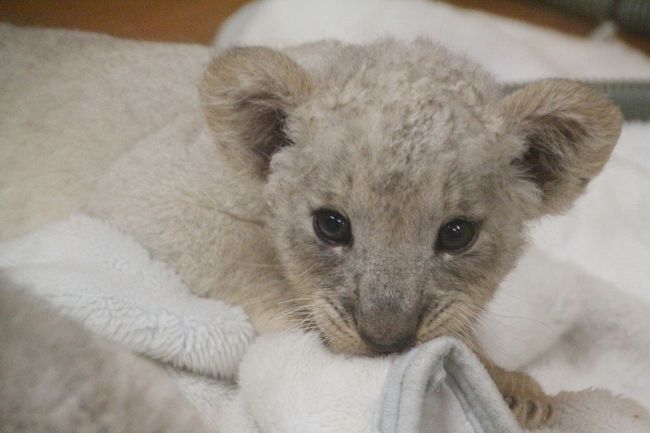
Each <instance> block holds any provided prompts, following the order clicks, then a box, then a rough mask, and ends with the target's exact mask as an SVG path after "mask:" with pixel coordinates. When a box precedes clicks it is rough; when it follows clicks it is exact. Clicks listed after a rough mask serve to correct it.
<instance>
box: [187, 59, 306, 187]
mask: <svg viewBox="0 0 650 433" xmlns="http://www.w3.org/2000/svg"><path fill="white" fill-rule="evenodd" d="M311 88H312V86H311V81H310V78H309V77H308V75H307V72H306V71H305V70H304V69H303V68H301V67H300V66H299V65H298V64H296V63H295V62H294V61H293V60H291V59H290V58H289V57H287V56H286V55H285V54H283V53H281V52H279V51H276V50H272V49H270V48H264V47H247V48H234V49H231V50H228V51H226V52H225V53H223V54H221V55H220V56H217V57H216V58H214V59H213V60H212V61H211V62H210V64H209V65H208V67H207V68H206V71H205V74H204V76H203V81H202V82H201V84H200V87H199V91H200V94H201V101H202V104H203V108H204V112H205V116H206V119H207V122H208V126H209V127H210V129H211V130H212V133H213V135H214V137H215V141H216V143H217V145H218V146H221V147H222V149H223V150H224V152H225V154H226V156H227V157H228V158H229V160H230V162H231V163H233V164H236V165H237V167H238V168H240V169H245V170H250V171H251V172H252V174H253V175H254V176H258V177H259V178H264V177H265V176H266V174H267V172H268V168H269V163H270V160H271V157H272V156H273V154H274V153H275V152H277V151H278V150H279V149H281V148H282V147H284V146H287V145H289V144H290V143H291V139H290V137H288V136H287V134H286V129H285V126H286V122H287V119H288V118H289V117H290V116H291V115H292V110H293V109H294V108H295V107H296V106H298V105H299V104H300V103H301V102H303V101H304V100H305V99H306V98H307V97H308V96H309V95H310V93H311Z"/></svg>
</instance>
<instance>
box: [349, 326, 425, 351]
mask: <svg viewBox="0 0 650 433" xmlns="http://www.w3.org/2000/svg"><path fill="white" fill-rule="evenodd" d="M359 335H360V336H361V338H362V339H363V341H364V342H365V343H366V344H367V345H368V347H369V348H370V349H371V350H372V351H373V352H376V353H393V352H401V351H403V350H404V349H406V348H408V347H409V346H411V345H412V344H413V342H414V341H415V332H409V333H408V334H404V335H397V336H391V338H381V337H380V338H378V339H377V337H374V336H372V335H368V334H366V333H365V332H363V331H362V330H359Z"/></svg>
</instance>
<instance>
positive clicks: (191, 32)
mask: <svg viewBox="0 0 650 433" xmlns="http://www.w3.org/2000/svg"><path fill="white" fill-rule="evenodd" d="M323 1H327V0H323ZM350 1H354V0H350ZM246 2H247V1H246V0H131V1H129V0H0V21H8V22H12V23H15V24H23V25H36V26H48V27H65V28H75V29H82V30H91V31H95V32H102V33H109V34H112V35H115V36H121V37H127V38H133V39H147V40H156V41H178V42H196V43H203V44H207V43H209V42H210V41H211V40H212V38H213V37H214V34H215V30H216V29H217V27H218V26H219V24H220V23H221V22H223V20H224V19H226V18H227V17H228V16H229V15H230V14H232V13H233V12H234V11H235V10H237V9H238V8H239V7H241V6H242V5H243V4H245V3H246ZM446 2H447V3H451V4H454V5H457V6H461V7H466V8H473V9H481V10H485V11H488V12H492V13H496V14H499V15H502V16H507V17H511V18H517V19H521V20H524V21H527V22H530V23H533V24H538V25H541V26H545V27H548V28H552V29H555V30H559V31H562V32H565V33H569V34H573V35H587V34H589V32H591V31H592V30H593V29H594V28H595V27H596V26H597V24H598V23H595V22H590V21H587V20H584V19H580V18H577V17H573V16H568V15H564V14H562V13H561V12H558V11H556V10H554V9H551V8H549V7H547V6H544V5H541V4H540V3H538V2H536V1H534V0H528V1H525V0H490V1H486V0H446ZM621 36H622V37H623V38H624V39H625V40H626V41H627V42H628V43H630V44H631V45H633V46H635V47H637V48H639V49H641V50H643V51H645V52H646V53H648V54H650V40H648V39H644V38H642V37H639V36H635V35H627V34H622V35H621Z"/></svg>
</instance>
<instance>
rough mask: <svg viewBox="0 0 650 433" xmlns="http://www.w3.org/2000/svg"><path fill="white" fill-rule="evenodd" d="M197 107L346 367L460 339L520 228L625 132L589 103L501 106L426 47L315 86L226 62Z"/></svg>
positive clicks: (307, 79)
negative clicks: (256, 202) (445, 337)
mask: <svg viewBox="0 0 650 433" xmlns="http://www.w3.org/2000/svg"><path fill="white" fill-rule="evenodd" d="M202 90H203V96H204V102H205V105H206V111H207V118H208V121H209V123H210V125H211V126H212V128H213V130H214V131H215V136H216V140H217V143H218V144H219V145H220V146H223V149H224V151H225V153H226V154H227V155H228V156H229V157H230V158H231V159H232V162H233V164H239V166H240V167H241V169H242V170H250V173H251V176H257V177H258V178H259V180H260V182H261V183H262V184H263V187H264V194H265V197H266V200H267V202H268V208H269V215H268V229H269V233H270V234H271V235H272V236H273V237H274V238H275V240H276V243H277V250H278V253H279V256H280V258H281V261H282V263H283V265H284V267H285V274H286V276H287V278H288V280H289V281H290V283H291V285H292V287H293V289H294V290H295V294H296V303H297V304H298V306H299V308H298V309H297V310H296V311H298V313H299V316H302V317H306V318H307V320H306V321H305V323H309V324H311V325H313V326H315V327H316V328H317V329H318V330H319V331H320V333H321V335H322V336H323V337H324V340H325V341H326V342H327V343H328V344H329V345H330V347H332V348H333V349H334V350H337V351H344V352H351V353H384V352H392V351H398V350H402V349H404V348H406V347H408V346H410V345H412V344H414V343H416V342H418V341H426V340H428V339H431V338H433V337H436V336H439V335H442V334H455V335H459V336H463V335H464V334H465V333H467V332H469V328H470V325H471V322H472V319H473V317H474V316H475V315H476V314H477V313H479V312H480V311H481V309H482V308H483V307H484V305H485V304H486V303H487V302H488V300H489V299H490V298H491V295H492V293H493V292H494V290H495V288H496V287H497V286H498V284H499V282H500V281H501V279H502V278H503V277H504V276H505V275H506V273H507V272H508V271H509V270H510V269H511V267H512V266H513V264H514V262H515V260H516V257H517V255H518V252H519V250H520V247H521V244H522V227H523V225H524V223H525V221H526V220H527V219H529V218H531V217H535V216H538V215H541V214H543V213H547V212H554V211H558V210H561V209H563V208H565V207H566V206H567V205H568V204H570V203H571V202H572V201H573V200H574V199H575V197H577V196H578V195H579V194H580V193H581V191H582V190H583V188H584V187H585V185H586V184H587V182H588V180H589V179H590V178H591V177H593V176H594V175H595V174H596V173H597V172H598V171H599V170H600V168H601V167H602V165H603V164H604V163H605V161H606V159H607V157H608V156H609V153H610V151H611V148H612V146H613V144H614V143H615V141H616V138H617V136H618V132H619V128H620V115H619V114H618V111H617V110H616V108H615V107H613V106H612V105H611V103H609V102H608V101H607V100H606V99H605V98H603V97H601V96H600V95H598V94H597V93H596V92H594V91H592V90H590V89H588V88H586V87H584V86H581V85H578V84H576V83H571V82H567V81H551V82H542V83H539V84H536V85H533V86H530V87H528V88H525V89H523V90H521V91H519V92H517V93H516V94H513V95H511V96H509V97H507V98H505V99H503V98H501V97H500V95H499V93H498V91H497V89H496V86H495V85H494V84H493V83H492V82H491V80H490V79H489V78H488V77H486V76H485V75H484V74H483V73H481V72H480V71H478V70H477V68H476V67H474V66H472V65H469V64H468V63H467V62H465V61H462V60H459V59H457V58H454V57H452V56H451V55H450V54H448V53H447V52H445V51H443V50H441V49H439V48H437V47H435V46H433V45H431V44H429V43H426V42H416V43H412V44H405V43H397V42H392V41H384V42H380V43H376V44H373V45H369V46H365V47H360V46H340V47H339V49H338V50H337V51H336V52H335V54H334V55H332V56H331V58H329V59H328V61H327V62H323V63H322V64H321V65H320V66H319V67H318V68H314V69H313V70H311V71H307V70H305V69H303V68H301V67H300V66H298V65H297V64H296V63H294V62H293V61H292V60H290V59H289V58H288V57H286V56H285V55H283V54H281V53H279V52H275V51H271V50H268V49H263V48H249V49H240V50H235V51H231V52H229V53H226V54H225V55H223V56H222V57H219V58H217V59H216V60H215V61H214V62H213V63H212V64H211V66H210V67H209V69H208V73H206V79H205V81H204V84H203V88H202Z"/></svg>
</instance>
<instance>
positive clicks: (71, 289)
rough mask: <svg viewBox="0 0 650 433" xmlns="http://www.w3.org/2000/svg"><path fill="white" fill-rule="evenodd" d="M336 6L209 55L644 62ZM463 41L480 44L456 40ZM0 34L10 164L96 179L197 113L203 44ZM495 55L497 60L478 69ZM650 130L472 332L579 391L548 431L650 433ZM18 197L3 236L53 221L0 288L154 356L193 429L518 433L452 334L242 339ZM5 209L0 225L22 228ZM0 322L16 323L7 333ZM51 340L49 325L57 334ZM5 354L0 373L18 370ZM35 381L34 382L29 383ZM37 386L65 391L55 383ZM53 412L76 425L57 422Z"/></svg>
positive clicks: (303, 9) (287, 16) (537, 68)
mask: <svg viewBox="0 0 650 433" xmlns="http://www.w3.org/2000/svg"><path fill="white" fill-rule="evenodd" d="M319 3H320V4H321V6H318V4H319ZM345 4H346V5H349V2H345ZM344 7H345V6H344V4H343V2H336V1H334V2H327V3H323V2H315V1H313V2H312V1H303V0H301V1H297V0H294V1H291V0H267V1H261V2H257V3H254V4H253V5H252V6H249V7H248V8H247V9H245V10H244V11H243V12H242V13H241V14H239V15H236V16H235V17H234V18H233V19H231V21H230V22H229V23H228V24H227V25H226V26H225V27H224V31H223V32H222V34H221V37H220V39H219V40H218V45H219V46H227V45H232V44H242V43H244V44H246V43H255V44H272V45H283V44H286V43H297V42H303V41H305V40H310V39H315V38H320V37H338V38H342V39H346V40H352V41H362V40H366V39H369V38H373V37H376V36H380V35H381V34H382V33H384V32H390V33H392V34H394V35H397V36H403V37H412V36H415V35H416V34H417V35H421V34H423V35H424V36H426V37H432V38H434V39H438V40H441V42H443V43H446V44H448V45H450V46H451V47H452V48H455V49H458V50H461V51H463V52H465V53H466V54H467V55H469V56H470V57H473V58H475V60H477V61H479V62H481V63H483V64H484V66H485V67H487V68H488V69H489V70H491V71H492V72H493V73H495V74H496V75H497V77H499V78H500V79H502V80H504V81H506V80H528V79H534V78H539V77H541V76H570V77H573V78H581V77H585V78H586V77H588V78H611V76H612V75H614V74H615V75H616V76H617V77H635V78H650V60H648V59H647V58H646V57H645V56H643V55H642V54H640V53H637V52H634V51H632V50H630V49H627V48H623V46H622V45H621V43H620V42H617V41H611V40H610V41H580V40H577V39H573V38H568V37H564V36H560V35H558V34H554V33H550V32H545V31H542V30H539V29H534V28H529V27H527V26H524V25H522V24H518V23H513V22H510V21H507V20H502V19H496V18H492V17H488V16H484V15H481V14H469V15H467V13H466V12H460V11H458V10H456V9H451V8H449V7H447V6H443V5H439V4H435V3H429V2H421V1H416V0H401V1H385V0H383V1H382V0H376V1H366V0H364V1H360V2H358V3H355V6H354V7H351V8H344ZM395 8H398V9H399V13H398V12H396V10H397V9H395ZM376 11H382V12H381V13H379V12H377V13H375V12H376ZM391 11H392V12H391ZM369 16H372V17H373V19H372V20H370V19H369ZM404 22H408V23H409V25H408V26H405V25H403V23H404ZM391 23H392V24H391ZM436 23H437V24H436ZM453 29H455V30H454V31H452V30H453ZM456 30H457V32H456ZM473 34H480V35H481V36H480V37H475V38H474V37H468V36H470V35H473ZM0 36H1V38H0V57H2V58H3V59H10V61H8V62H3V64H2V66H0V77H2V80H0V98H1V99H2V104H0V107H1V108H0V110H2V119H0V122H1V123H0V125H1V126H2V127H0V140H2V143H3V145H2V146H0V147H1V148H4V150H2V149H1V148H0V152H4V153H3V155H2V156H3V160H4V161H5V162H4V163H0V164H4V165H2V168H3V170H5V169H7V170H9V169H12V170H14V169H15V168H12V167H11V165H10V161H11V157H12V154H11V149H12V148H13V146H14V145H15V143H20V144H21V145H24V146H29V148H30V149H34V153H35V157H37V158H41V156H40V153H39V152H40V151H42V150H43V149H49V150H50V155H51V154H52V151H53V152H54V155H53V156H52V159H53V160H52V162H51V163H52V164H54V165H56V164H59V163H61V162H59V161H57V160H56V146H59V145H64V144H65V143H66V141H67V140H78V141H80V143H81V144H82V145H85V146H86V149H91V148H92V147H93V146H96V145H97V143H96V140H99V142H101V143H105V144H106V147H107V150H106V152H105V153H104V154H103V155H101V156H100V157H98V158H97V161H96V162H97V165H96V166H94V167H92V168H91V171H92V170H99V169H100V168H101V167H105V166H108V165H110V162H111V161H112V159H113V158H114V157H115V155H117V154H119V152H120V151H121V149H125V148H128V147H129V146H131V145H133V143H135V142H137V140H139V139H140V138H142V137H146V136H148V135H150V134H152V133H154V132H157V133H160V131H163V132H162V133H173V131H169V128H171V129H173V128H174V122H173V120H174V119H177V118H179V117H181V116H186V115H190V116H192V115H200V113H199V112H198V108H197V107H198V104H196V100H195V96H193V92H194V87H193V83H194V82H195V79H196V77H197V75H198V74H199V73H200V70H201V68H202V65H203V64H204V63H205V61H206V59H207V58H208V56H209V50H208V49H206V48H201V47H194V46H183V45H166V44H150V43H135V42H128V41H119V40H115V39H112V38H107V37H99V36H94V35H86V34H82V33H68V32H58V31H47V30H28V29H27V30H22V29H16V28H14V27H10V26H2V27H0ZM479 42H480V43H479ZM482 44H485V45H482ZM489 47H497V49H496V51H494V50H493V51H491V52H490V55H486V54H485V53H486V51H488V48H489ZM37 52H38V53H40V54H39V55H36V54H35V53H37ZM497 54H498V55H497ZM61 59H66V61H62V60H61ZM179 59H181V60H182V61H179ZM181 66H182V67H181ZM84 71H85V73H84ZM152 75H153V76H155V79H153V80H151V77H152ZM89 108H90V110H89ZM135 120H137V121H135ZM116 125H118V126H122V125H124V127H122V128H116ZM165 128H167V129H165ZM165 131H167V132H165ZM649 135H650V126H649V125H648V124H644V123H634V124H630V123H628V124H626V126H625V128H624V131H623V135H622V138H621V141H620V143H619V145H618V147H617V148H616V150H615V151H614V154H613V157H612V160H611V161H610V163H609V164H608V166H607V168H606V169H605V171H604V173H603V174H602V175H601V176H600V177H599V178H597V179H596V180H595V181H594V182H593V184H592V185H591V186H590V189H589V192H588V193H587V195H586V196H585V197H584V198H583V199H581V200H580V201H579V202H578V204H577V205H576V207H575V208H574V209H573V210H572V211H571V212H569V213H568V214H567V215H565V216H562V217H558V218H550V219H548V220H546V221H543V222H542V223H541V224H539V225H538V226H535V227H532V228H531V237H532V239H533V246H532V247H531V248H530V249H529V250H528V251H527V253H526V254H525V256H524V257H523V259H522V261H521V263H520V264H519V266H518V267H517V269H516V270H515V271H514V272H513V273H512V275H511V276H510V277H509V278H508V279H507V280H506V281H505V282H504V284H503V286H502V287H501V290H500V292H499V295H498V296H497V298H496V299H495V300H494V302H493V303H492V305H491V306H490V308H489V311H488V312H486V314H485V315H484V316H483V318H482V320H481V323H480V326H479V329H478V334H479V336H480V338H481V342H482V344H483V346H484V348H485V350H486V351H487V352H488V354H490V355H491V356H492V358H493V359H495V360H496V361H497V362H499V363H501V364H502V365H503V366H504V367H508V368H521V369H524V370H526V371H528V372H530V373H531V374H533V375H534V376H535V377H536V378H538V379H539V381H540V382H541V384H542V386H543V387H544V388H545V390H546V391H547V392H550V393H556V392H560V391H563V390H568V391H573V392H568V393H563V394H561V395H560V396H559V397H558V398H557V400H556V405H555V409H556V413H555V425H553V426H552V427H550V428H549V430H547V431H549V432H551V431H552V432H567V433H568V432H573V433H576V432H577V433H580V432H585V433H587V432H622V431H624V432H629V433H634V432H648V431H650V417H649V416H648V412H647V409H648V408H650V391H649V390H650V374H648V367H647V366H648V359H650V287H648V283H647V282H648V281H649V280H650V267H648V266H647V263H649V262H650V238H648V236H647V233H645V232H644V231H643V227H644V224H645V221H646V220H647V219H648V217H650V205H649V203H648V201H647V199H646V198H647V197H648V194H649V193H650V152H648V151H647V149H646V148H647V137H648V136H649ZM113 143H116V144H113ZM35 166H37V164H35ZM61 167H63V165H62V163H61ZM34 170H36V169H34ZM75 170H77V171H75ZM79 173H81V174H82V176H81V177H80V178H79V177H75V174H79ZM35 174H36V177H35V178H33V179H31V180H30V182H33V187H34V188H37V189H44V190H46V191H56V190H59V191H60V192H63V193H65V192H70V193H72V194H77V195H78V196H82V195H84V194H87V193H88V191H89V189H90V185H91V183H92V182H90V181H88V182H84V180H85V179H90V178H91V177H92V176H91V174H92V173H88V169H87V168H78V167H77V168H73V169H72V170H71V172H70V179H69V182H68V183H65V184H63V185H56V186H52V185H46V186H43V185H42V182H43V178H42V177H41V178H39V177H38V173H37V172H36V173H35ZM5 175H6V172H5ZM5 175H3V176H4V177H0V180H3V179H8V178H9V177H8V176H5ZM75 179H81V180H80V181H78V183H75ZM39 182H40V183H39ZM14 187H15V185H10V184H8V183H6V181H5V182H0V199H2V203H3V205H12V206H23V207H24V214H25V215H30V219H29V221H28V224H26V225H24V226H23V228H22V229H21V230H8V229H6V228H5V229H0V230H3V232H0V233H1V234H2V235H3V236H2V237H3V238H5V239H7V238H10V237H14V236H15V235H17V234H21V233H24V232H27V231H29V230H31V229H33V228H35V227H38V226H39V225H42V223H43V222H45V221H47V220H53V219H58V218H62V219H63V221H62V222H59V223H55V224H53V225H48V226H46V227H44V228H42V229H40V230H38V231H35V232H33V233H31V234H28V235H26V236H23V237H19V238H16V239H14V240H11V241H8V242H5V243H3V244H2V245H1V246H0V270H1V272H2V274H3V278H6V279H8V280H9V281H10V285H11V288H6V287H5V288H4V289H2V290H16V289H14V288H13V286H14V285H16V286H17V287H19V288H20V290H24V291H27V292H30V293H31V294H32V295H36V296H37V297H39V298H41V300H44V301H45V302H46V303H47V305H49V307H50V308H53V309H54V310H55V311H57V312H58V313H59V314H61V315H63V316H67V317H70V318H72V319H74V320H75V321H76V322H77V323H80V324H81V325H83V326H84V327H85V328H86V329H89V330H91V331H92V332H93V333H95V335H98V338H100V339H102V341H104V340H111V341H112V342H113V343H117V345H116V346H111V348H110V349H106V348H105V347H103V346H102V347H99V348H94V349H90V348H89V349H88V350H89V351H91V352H92V351H93V350H97V351H99V353H100V354H101V355H103V356H115V355H114V352H115V351H118V352H120V351H121V350H123V351H124V352H125V353H126V352H127V351H133V352H135V353H138V354H140V355H142V356H144V357H146V358H149V359H151V360H154V361H155V362H156V363H157V364H158V366H160V367H162V369H164V371H165V372H166V374H167V375H166V376H165V375H159V376H156V375H153V376H152V377H151V379H150V380H151V381H152V382H156V383H163V382H165V381H166V378H170V379H171V380H172V381H173V383H174V384H175V386H176V387H177V389H178V390H179V395H178V396H175V397H178V398H179V399H181V400H178V401H189V402H191V403H192V404H193V406H194V408H196V409H197V413H198V414H200V415H199V416H200V417H202V420H201V422H206V423H208V424H209V425H210V426H214V427H215V428H217V430H218V431H222V432H230V431H233V432H235V431H237V432H242V431H246V432H278V433H280V432H294V431H300V432H347V431H349V432H365V431H367V432H375V431H381V432H382V433H387V432H404V433H407V432H408V433H415V432H423V433H424V432H435V431H449V432H451V431H454V432H456V431H457V432H471V433H475V432H486V433H489V432H505V433H507V432H518V431H520V430H519V428H518V427H517V426H516V425H515V423H514V420H513V419H512V416H511V415H510V413H509V410H508V408H507V407H506V406H505V403H504V402H503V401H502V400H501V398H500V396H499V395H498V393H497V391H496V389H495V387H494V386H493V384H492V383H491V382H490V380H489V378H488V376H487V374H486V373H485V371H484V370H483V369H482V367H481V366H480V365H479V364H478V362H477V361H476V360H475V358H474V357H473V355H471V354H470V353H468V351H467V350H466V349H465V348H464V347H463V346H462V345H460V344H459V343H457V342H455V341H453V340H447V339H441V340H436V341H433V342H430V343H428V344H425V345H423V346H421V347H419V348H416V349H414V350H413V351H411V352H409V353H407V354H404V355H401V356H398V357H396V356H392V357H386V358H382V359H362V358H356V359H355V358H346V357H343V356H336V355H333V354H331V353H329V352H328V351H327V350H326V349H324V348H323V346H322V344H321V343H320V341H319V340H318V339H317V338H316V337H315V336H314V335H312V334H302V333H300V332H290V333H284V334H282V333H281V334H276V335H269V336H262V337H254V335H253V333H252V329H251V327H250V325H249V324H248V322H247V320H246V318H245V316H244V315H243V314H242V312H241V311H240V310H239V309H238V308H237V307H235V306H228V305H225V304H223V303H220V302H218V301H214V300H206V299H199V298H196V297H194V296H193V295H192V294H191V290H190V288H187V287H185V286H184V285H183V284H182V282H180V281H179V280H178V279H177V277H175V275H174V273H173V269H168V268H167V267H166V265H165V264H164V263H160V262H157V261H155V260H153V259H151V258H150V257H149V256H148V255H147V253H146V251H144V250H143V249H142V248H141V247H140V246H139V245H137V244H136V243H134V242H133V241H131V240H130V239H128V238H126V237H124V236H123V235H122V234H121V233H119V232H117V231H115V230H114V229H113V228H111V227H109V226H107V225H105V224H104V223H103V222H101V221H97V220H93V219H91V218H88V217H85V216H83V215H76V216H73V217H67V215H69V214H70V213H71V212H72V211H73V210H74V209H72V208H71V206H70V205H69V204H68V203H66V202H63V203H58V202H55V201H56V200H54V199H53V200H52V202H51V203H49V205H50V206H49V207H48V209H55V211H54V212H53V211H50V210H48V211H47V212H46V215H44V214H43V213H39V211H40V210H42V209H41V208H40V207H38V206H37V204H31V203H19V202H17V201H16V200H14V199H13V197H14V196H13V195H12V188H14ZM54 196H55V195H54V194H53V197H54ZM12 200H13V201H12ZM43 206H44V205H43ZM3 215H5V214H3V213H2V211H0V222H1V223H3V224H2V225H4V227H9V226H15V224H13V225H12V224H11V223H15V221H8V220H6V219H5V220H2V216H3ZM12 215H13V214H12ZM3 287H4V286H3ZM20 305H23V304H20ZM19 308H20V307H19ZM30 309H31V307H30V308H27V309H26V310H30ZM26 314H28V313H27V312H26ZM0 326H2V330H7V329H11V328H10V327H8V326H7V325H6V323H3V321H2V319H0ZM68 326H69V325H68ZM56 329H57V325H52V332H53V335H54V334H56ZM26 335H27V337H26V338H31V337H30V336H29V335H30V334H26ZM0 336H2V337H3V338H4V340H3V343H5V342H6V343H7V344H8V346H7V347H9V348H11V347H14V348H15V347H22V346H21V344H23V343H22V342H21V341H20V340H16V338H14V335H13V334H10V333H5V334H2V333H0ZM12 345H14V346H12ZM8 353H11V352H10V351H3V354H2V356H3V357H4V358H3V360H6V359H11V358H7V356H9V355H7V354H8ZM119 356H122V355H119ZM126 364H128V363H125V366H124V368H125V369H128V368H129V367H128V366H127V365H126ZM0 365H3V364H2V363H0ZM68 365H69V366H70V367H71V368H74V365H75V364H74V360H72V361H69V364H66V365H53V366H51V368H53V369H57V368H58V369H65V368H66V367H68ZM119 365H122V364H119ZM147 365H149V366H150V367H151V369H153V370H159V367H157V366H156V365H155V364H147ZM137 368H140V367H137ZM162 369H161V370H162ZM138 371H139V370H138ZM41 373H42V371H39V370H34V371H32V372H31V374H33V375H34V381H36V382H38V380H40V379H42V378H43V377H44V376H42V375H41ZM2 374H3V372H0V375H2ZM0 377H1V376H0ZM87 380H88V381H89V382H92V381H93V378H92V377H90V378H87ZM165 386H166V385H165ZM593 388H603V389H607V390H609V391H611V392H613V394H612V393H611V392H609V391H597V390H594V389H593ZM166 389H167V388H166ZM47 392H50V393H53V395H56V393H57V392H58V393H64V392H66V389H64V388H57V387H56V383H53V384H52V385H51V386H50V387H49V388H48V389H47ZM168 392H171V393H172V394H173V392H172V391H168ZM0 395H2V394H0ZM619 396H622V397H627V398H632V399H634V401H632V400H627V399H625V398H621V397H619ZM113 397H114V398H115V399H119V398H120V396H119V395H114V396H113ZM143 398H145V399H147V401H148V402H149V401H151V402H152V403H151V404H152V405H153V406H152V407H153V409H152V410H153V411H154V412H155V411H156V410H159V411H161V410H170V409H169V404H168V402H167V403H166V404H167V406H164V405H162V404H161V405H160V406H158V407H156V401H155V400H149V398H150V397H147V395H146V394H143ZM13 403H15V402H13ZM7 404H8V403H7V401H0V408H1V409H2V410H4V411H5V412H3V411H2V410H0V414H5V416H8V414H10V413H11V412H8V411H7V408H8V406H7ZM181 406H182V405H179V411H183V410H186V412H183V413H190V412H191V410H190V409H185V408H182V409H181ZM69 407H71V408H74V407H75V406H74V405H71V406H69ZM165 408H166V409H165ZM14 414H15V413H14ZM66 415H68V416H70V417H74V415H75V414H74V413H68V414H66V413H65V411H64V412H63V413H62V412H60V411H59V412H57V413H56V416H58V417H65V416H66ZM125 416H126V417H128V416H129V415H128V414H126V415H125ZM133 416H138V415H137V414H136V415H133ZM71 419H72V418H71ZM0 421H1V420H0ZM3 425H7V424H6V423H5V424H3V423H1V422H0V431H2V428H3ZM197 425H198V424H197ZM113 427H117V425H116V424H114V425H113ZM197 428H198V430H197V431H201V427H197ZM18 431H20V430H18ZM32 431H33V430H32ZM106 431H120V430H119V429H113V430H110V427H109V429H108V430H106ZM152 431H153V430H152ZM170 431H172V430H170Z"/></svg>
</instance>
